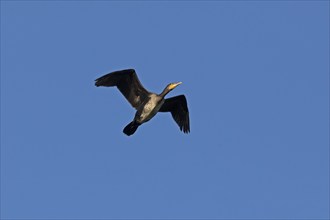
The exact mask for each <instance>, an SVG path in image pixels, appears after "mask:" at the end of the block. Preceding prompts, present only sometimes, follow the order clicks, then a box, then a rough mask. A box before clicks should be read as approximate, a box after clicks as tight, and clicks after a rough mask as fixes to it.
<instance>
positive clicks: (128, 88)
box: [95, 69, 190, 135]
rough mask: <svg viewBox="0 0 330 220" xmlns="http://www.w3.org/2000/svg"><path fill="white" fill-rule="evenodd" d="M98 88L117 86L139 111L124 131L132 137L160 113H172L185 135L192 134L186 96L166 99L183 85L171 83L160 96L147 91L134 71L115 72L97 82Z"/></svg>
mask: <svg viewBox="0 0 330 220" xmlns="http://www.w3.org/2000/svg"><path fill="white" fill-rule="evenodd" d="M95 81H96V82H95V85H96V86H106V87H112V86H117V87H118V89H119V90H120V92H121V93H122V94H123V95H124V96H125V98H126V99H127V100H128V101H129V102H130V104H131V105H132V106H133V107H134V108H135V109H136V110H137V111H136V113H135V117H134V119H133V121H132V122H131V123H129V124H128V125H127V126H126V127H125V128H124V130H123V132H124V133H125V134H127V135H132V134H133V133H134V132H135V131H136V129H137V128H138V127H139V126H140V125H141V124H143V123H145V122H147V121H149V120H150V119H151V118H153V117H154V116H155V115H156V114H157V113H158V112H171V114H172V117H173V118H174V120H175V121H176V123H177V124H178V125H179V127H180V130H183V132H184V133H188V132H190V126H189V112H188V107H187V101H186V98H185V96H184V95H179V96H175V97H172V98H169V99H165V96H166V95H167V94H168V93H169V92H170V91H171V90H173V89H174V88H175V87H177V86H178V85H180V84H181V82H179V83H170V84H168V85H167V86H166V88H165V89H164V90H163V92H162V93H160V94H155V93H151V92H149V91H147V90H146V89H145V88H144V87H143V86H142V84H141V83H140V81H139V79H138V77H137V75H136V72H135V70H134V69H127V70H120V71H115V72H112V73H109V74H106V75H104V76H102V77H100V78H98V79H96V80H95Z"/></svg>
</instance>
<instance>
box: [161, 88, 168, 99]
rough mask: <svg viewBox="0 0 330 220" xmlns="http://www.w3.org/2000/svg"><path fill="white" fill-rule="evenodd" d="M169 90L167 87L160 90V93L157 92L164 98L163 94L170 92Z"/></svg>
mask: <svg viewBox="0 0 330 220" xmlns="http://www.w3.org/2000/svg"><path fill="white" fill-rule="evenodd" d="M170 91H171V90H169V89H168V88H167V87H166V88H165V89H164V90H163V91H162V93H160V94H159V96H161V97H162V98H165V96H166V95H167V94H168V93H169V92H170Z"/></svg>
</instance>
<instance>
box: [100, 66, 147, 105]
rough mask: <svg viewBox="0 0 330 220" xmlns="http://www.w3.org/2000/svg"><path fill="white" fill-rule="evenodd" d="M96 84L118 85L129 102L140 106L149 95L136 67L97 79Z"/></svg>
mask: <svg viewBox="0 0 330 220" xmlns="http://www.w3.org/2000/svg"><path fill="white" fill-rule="evenodd" d="M95 85H96V86H106V87H111V86H117V88H118V89H119V90H120V92H121V93H122V94H123V95H124V96H125V98H126V99H127V100H128V102H129V103H130V104H131V105H132V106H133V107H134V108H136V109H137V108H138V107H139V106H140V105H141V104H142V102H143V101H144V100H145V99H146V98H147V97H148V94H149V92H148V91H147V90H146V89H145V88H144V87H143V86H142V84H141V82H140V80H139V79H138V77H137V75H136V72H135V70H134V69H126V70H119V71H115V72H111V73H109V74H106V75H104V76H102V77H100V78H98V79H96V80H95Z"/></svg>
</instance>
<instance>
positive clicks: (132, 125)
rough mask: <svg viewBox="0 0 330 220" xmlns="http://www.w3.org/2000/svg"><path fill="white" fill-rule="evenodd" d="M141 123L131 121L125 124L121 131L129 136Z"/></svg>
mask: <svg viewBox="0 0 330 220" xmlns="http://www.w3.org/2000/svg"><path fill="white" fill-rule="evenodd" d="M140 125H141V124H139V123H137V122H135V121H132V122H131V123H129V124H128V125H126V127H125V128H124V130H123V132H124V133H125V134H126V135H128V136H130V135H132V134H134V132H135V131H136V129H137V128H138V127H139V126H140Z"/></svg>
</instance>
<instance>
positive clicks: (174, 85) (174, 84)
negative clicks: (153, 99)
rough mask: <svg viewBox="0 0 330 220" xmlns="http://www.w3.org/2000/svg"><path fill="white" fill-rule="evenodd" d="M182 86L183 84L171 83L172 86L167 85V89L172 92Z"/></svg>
mask: <svg viewBox="0 0 330 220" xmlns="http://www.w3.org/2000/svg"><path fill="white" fill-rule="evenodd" d="M180 84H182V82H177V83H170V84H168V85H167V87H166V88H167V89H168V90H170V91H171V90H173V89H175V88H176V87H177V86H178V85H180Z"/></svg>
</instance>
